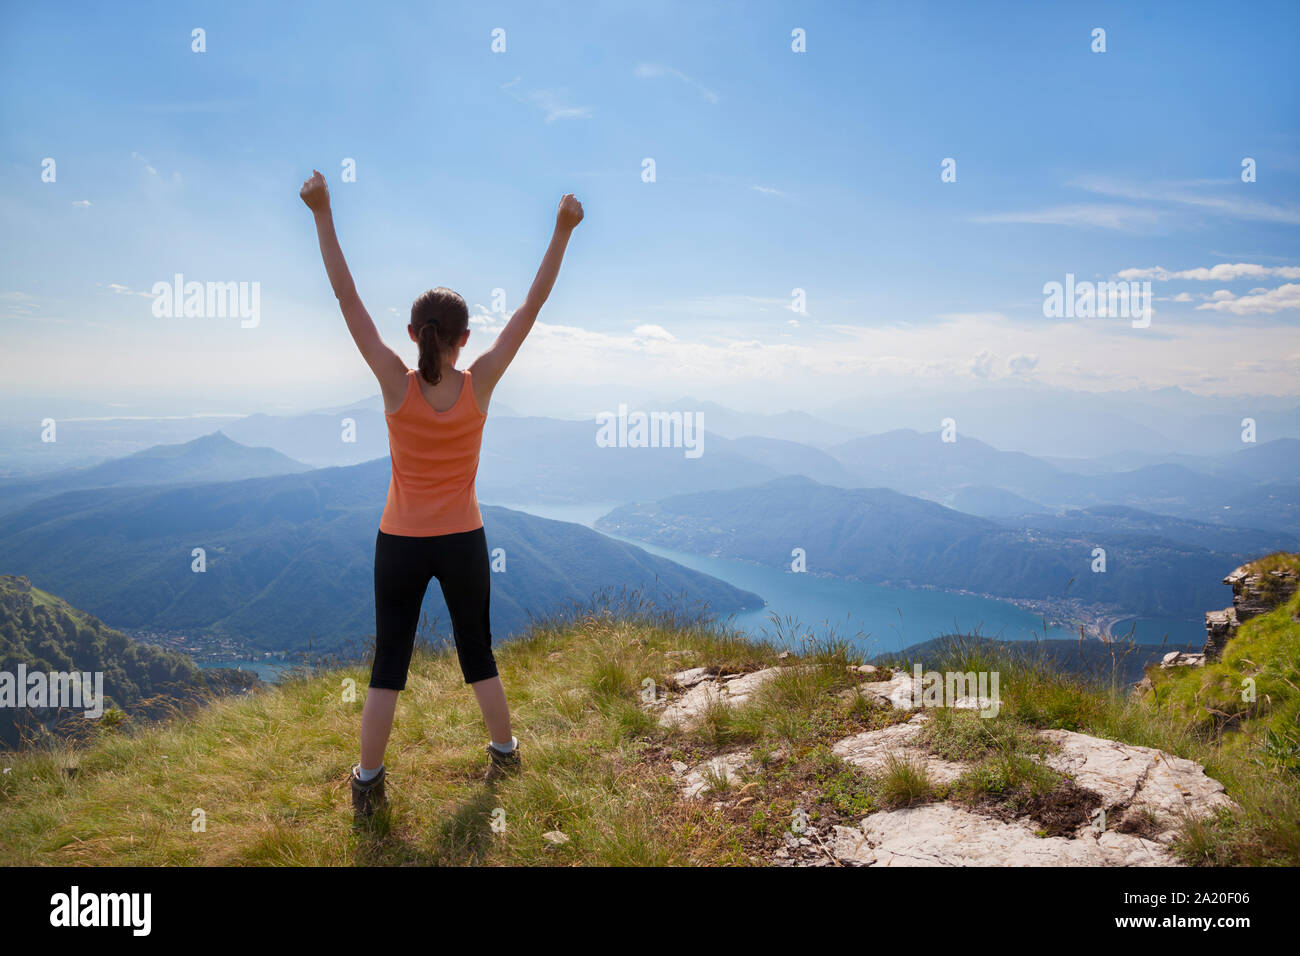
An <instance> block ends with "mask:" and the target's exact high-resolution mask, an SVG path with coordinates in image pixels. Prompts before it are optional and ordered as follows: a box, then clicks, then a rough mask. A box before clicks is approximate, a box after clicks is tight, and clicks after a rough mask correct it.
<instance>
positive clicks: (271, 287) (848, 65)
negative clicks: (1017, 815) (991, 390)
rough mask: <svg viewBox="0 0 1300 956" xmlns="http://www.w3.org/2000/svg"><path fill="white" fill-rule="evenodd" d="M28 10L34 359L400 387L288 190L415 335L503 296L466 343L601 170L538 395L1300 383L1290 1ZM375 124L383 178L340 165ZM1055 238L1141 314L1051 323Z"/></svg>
mask: <svg viewBox="0 0 1300 956" xmlns="http://www.w3.org/2000/svg"><path fill="white" fill-rule="evenodd" d="M264 7H266V8H265V9H264ZM2 17H3V19H2V20H0V23H2V24H3V29H2V30H0V75H2V76H3V89H4V93H3V94H2V95H3V99H2V100H0V103H2V104H3V106H2V108H3V120H4V122H3V132H0V171H2V173H0V210H2V211H3V217H4V220H5V223H6V229H5V235H4V256H3V259H0V297H2V298H0V344H2V345H3V351H4V358H3V359H0V361H2V362H3V378H4V379H5V380H6V382H7V384H8V387H9V389H10V390H11V391H12V390H26V391H27V392H29V393H30V392H36V391H40V390H54V391H64V392H66V391H67V390H69V389H71V388H73V387H81V386H84V384H85V383H87V382H94V383H96V386H97V387H99V388H102V389H104V390H105V391H106V392H113V391H114V390H120V391H127V390H130V389H132V388H135V389H137V390H139V389H145V390H148V389H157V390H158V391H159V393H160V394H161V393H164V392H165V393H167V394H169V395H175V396H177V397H176V399H175V400H176V402H177V408H178V412H183V411H184V409H185V408H186V407H189V406H188V405H187V404H186V403H187V401H190V400H191V399H192V401H191V402H190V403H191V404H193V402H197V401H198V398H199V397H200V396H202V397H204V398H205V399H206V400H208V401H209V403H210V401H211V400H213V396H219V397H220V396H224V397H225V398H228V399H229V401H230V403H232V407H233V405H235V404H239V403H243V404H240V405H239V407H241V408H244V407H246V406H247V404H248V403H250V402H251V403H254V404H256V403H259V402H261V403H264V404H265V406H266V408H267V410H271V409H272V408H278V407H281V406H283V405H301V406H303V407H309V406H311V405H312V404H313V403H317V402H320V401H325V400H340V401H343V400H347V399H349V398H354V397H358V396H359V395H362V394H367V393H371V392H373V391H374V388H373V385H372V383H371V382H370V380H369V376H368V371H367V370H366V368H365V366H364V364H363V363H361V361H360V359H359V357H358V356H356V354H355V352H354V351H353V350H352V346H351V343H350V340H349V339H348V337H347V333H346V330H345V328H344V326H343V323H342V320H341V319H340V318H339V316H338V314H337V310H336V309H335V307H334V303H333V299H332V296H331V295H330V292H329V287H328V284H327V282H326V280H325V277H324V273H323V270H322V268H321V266H320V263H319V260H318V255H317V251H316V245H315V239H314V234H313V230H312V223H311V219H310V215H309V214H308V213H307V211H306V210H305V208H304V207H303V206H302V205H301V203H300V201H299V200H298V198H297V194H296V193H297V187H298V185H299V184H300V183H301V181H302V180H303V178H305V177H306V176H307V175H308V174H309V173H310V171H311V169H312V167H316V168H319V169H321V171H322V172H324V173H325V175H326V177H327V178H328V179H329V181H330V184H331V189H332V193H333V196H334V203H335V210H336V212H335V218H336V222H337V225H338V229H339V233H340V237H341V240H342V243H343V247H344V250H345V252H346V253H347V255H348V258H349V262H350V264H351V266H352V270H353V274H354V276H355V277H356V280H357V284H358V287H359V289H360V291H361V294H362V296H363V298H364V299H365V301H366V303H367V305H368V306H369V308H370V311H371V314H372V315H373V316H374V317H375V319H376V321H377V322H378V323H379V324H380V328H381V331H382V332H383V333H384V334H385V336H386V337H387V338H389V339H390V340H392V341H394V342H395V343H396V344H403V345H404V354H405V356H406V358H407V360H408V362H411V363H413V362H414V346H412V345H410V344H409V343H408V342H405V335H404V326H405V322H406V318H407V311H408V310H409V305H410V301H411V299H413V298H414V297H415V295H416V294H418V293H419V292H420V291H422V290H423V289H425V288H427V287H429V286H433V285H448V286H451V287H452V288H455V289H457V290H459V291H460V292H462V294H464V295H465V297H466V299H467V300H468V301H469V302H470V303H471V305H472V306H473V307H481V308H482V309H483V311H479V309H476V312H478V316H477V318H476V324H475V334H474V336H472V338H471V348H470V356H472V354H475V353H476V352H477V351H478V349H480V348H481V347H482V346H483V345H485V344H486V343H487V342H489V341H490V340H491V337H492V335H493V334H494V330H495V329H496V328H498V327H499V325H500V322H501V317H500V316H495V315H492V314H491V313H489V312H487V311H485V310H486V307H488V306H490V305H491V302H492V290H493V289H496V288H502V289H504V290H505V292H506V302H507V306H508V307H511V308H513V306H514V305H517V304H518V302H519V301H520V299H521V298H522V296H523V294H524V292H525V291H526V289H527V286H528V283H529V281H530V280H531V278H532V274H533V272H534V271H535V269H536V266H537V263H538V261H539V259H540V256H541V254H542V252H543V250H544V248H545V244H546V240H547V238H548V236H549V231H550V227H551V223H552V218H553V214H554V207H555V203H556V201H557V200H558V198H559V196H560V194H561V193H562V192H566V191H574V192H576V193H577V194H578V196H579V198H581V199H582V200H583V203H584V205H585V207H586V211H587V219H586V221H585V222H584V223H583V224H582V226H581V227H580V228H579V230H578V233H577V235H576V236H575V238H574V240H573V243H572V244H571V246H570V252H569V256H568V258H567V261H566V265H565V268H564V271H563V273H562V275H561V277H560V281H559V284H558V285H557V288H556V291H555V293H554V295H553V296H552V298H551V301H550V302H549V303H548V305H547V306H546V308H545V310H544V311H543V313H542V319H541V324H540V325H539V327H538V329H537V330H536V331H535V333H534V336H533V337H532V338H531V339H530V341H529V343H528V344H527V345H526V347H525V349H524V351H523V352H522V353H521V355H520V358H519V359H518V360H517V363H516V366H515V367H514V368H513V369H512V371H511V375H510V377H509V379H508V382H509V384H510V391H509V392H508V394H509V396H510V398H509V401H510V403H511V404H512V405H519V404H523V405H527V404H528V402H529V400H530V395H533V394H540V393H541V392H544V391H550V392H553V391H554V390H555V389H556V388H557V387H559V386H564V385H566V384H569V383H573V382H576V381H577V382H586V383H590V384H598V383H602V382H612V383H623V384H627V385H628V386H629V387H633V386H635V387H637V388H641V389H654V390H657V391H658V393H660V394H662V395H663V397H665V398H670V397H676V396H680V395H683V394H691V395H697V396H699V397H706V398H712V399H715V400H719V401H724V402H727V403H728V404H732V405H738V406H745V405H746V404H749V405H752V406H754V407H759V406H767V407H777V408H780V407H816V406H817V405H818V404H826V403H827V402H828V401H829V400H830V399H832V398H834V397H839V396H841V395H842V394H850V393H852V392H853V391H854V390H864V391H868V392H869V391H871V390H872V389H877V390H879V391H881V392H882V393H888V392H889V391H890V390H891V389H896V388H897V387H899V385H900V384H903V385H907V384H924V385H936V384H942V385H944V386H954V387H959V386H963V385H966V384H969V385H971V386H972V387H974V386H978V385H984V384H987V383H989V382H1000V381H1025V382H1034V383H1038V384H1040V385H1045V386H1061V387H1069V388H1084V389H1089V390H1098V389H1100V390H1106V389H1121V388H1133V387H1162V386H1168V385H1180V386H1182V387H1185V388H1189V389H1192V390H1194V391H1201V392H1205V393H1240V392H1267V393H1274V394H1278V393H1295V392H1297V391H1300V388H1298V387H1297V383H1298V382H1300V336H1298V335H1297V334H1296V332H1297V317H1298V316H1300V296H1297V295H1296V293H1297V292H1300V269H1297V267H1300V130H1298V129H1297V117H1300V82H1298V78H1297V73H1298V70H1297V67H1296V65H1295V59H1296V58H1295V56H1294V51H1293V44H1294V37H1295V36H1296V35H1298V34H1300V6H1298V5H1296V4H1294V3H1277V4H1268V3H1264V4H1252V5H1251V6H1250V7H1249V10H1248V12H1243V11H1242V9H1241V8H1239V7H1235V6H1233V5H1230V4H1189V3H1179V4H1165V5H1160V4H1146V5H1136V4H1132V3H1122V4H1118V3H1117V4H1097V3H1087V4H1041V3H1017V4H967V3H956V2H951V3H930V4H922V3H898V4H867V3H860V4H859V3H852V4H850V3H838V4H832V3H821V4H739V3H737V4H731V3H716V4H712V3H682V4H657V3H646V4H635V5H633V4H613V3H594V4H583V3H564V4H546V5H540V4H536V3H527V4H525V3H517V4H516V3H509V4H507V3H465V4H452V3H447V4H443V3H438V4H419V5H415V4H383V3H377V4H355V3H323V4H313V5H312V6H311V8H310V9H309V10H304V9H300V8H299V7H298V5H295V6H294V8H289V7H288V5H284V6H283V7H282V8H280V7H279V5H270V4H267V5H262V4H239V3H221V4H192V5H186V4H171V3H169V4H132V5H126V6H103V5H93V4H69V5H22V6H19V5H16V4H10V5H8V6H6V8H5V9H4V12H3V14H2ZM196 27H198V28H202V29H203V30H204V31H205V32H206V45H207V49H206V52H204V53H195V52H192V51H191V30H192V29H194V28H196ZM1096 27H1101V28H1103V29H1105V31H1106V47H1107V49H1106V52H1105V53H1094V52H1093V51H1092V50H1091V49H1090V47H1091V44H1092V39H1091V33H1092V31H1093V29H1094V28H1096ZM495 28H501V29H504V30H505V39H506V50H505V52H504V53H494V52H492V49H491V43H492V31H493V30H494V29H495ZM794 28H802V29H803V30H805V31H806V35H807V52H805V53H794V52H792V50H791V30H792V29H794ZM47 157H49V158H53V159H54V160H55V161H56V163H57V167H56V169H57V177H56V181H55V182H52V183H50V182H42V179H41V171H42V161H43V160H44V159H45V158H47ZM348 157H350V158H352V159H355V161H356V165H357V181H356V182H355V183H340V182H339V173H340V166H341V163H342V161H343V160H344V159H345V158H348ZM646 157H651V158H653V159H654V161H655V164H656V181H655V182H653V183H646V182H643V181H642V176H641V169H642V161H643V159H644V158H646ZM947 157H952V158H953V159H955V160H956V169H957V181H956V182H952V183H944V182H941V181H940V163H941V162H942V160H944V159H945V158H947ZM1243 157H1252V158H1253V159H1254V160H1255V161H1256V164H1257V177H1258V178H1257V181H1256V182H1253V183H1243V182H1242V181H1241V177H1240V171H1241V162H1242V159H1243ZM87 203H88V204H87ZM1225 265H1227V266H1232V267H1233V268H1228V269H1225V268H1224V266H1225ZM1213 267H1219V268H1218V270H1217V271H1215V272H1207V273H1196V272H1194V271H1192V270H1198V269H1201V270H1208V269H1212V268H1213ZM1156 268H1161V269H1164V270H1166V272H1164V273H1152V272H1151V270H1154V269H1156ZM1134 270H1136V271H1134ZM177 272H180V273H182V274H184V275H185V277H186V278H187V279H190V280H198V281H223V282H224V281H237V282H250V283H251V282H257V283H259V284H260V292H261V315H260V322H259V324H258V326H257V327H256V328H254V329H244V328H240V325H239V323H238V321H236V320H230V319H217V318H205V319H198V318H190V319H176V318H170V319H169V318H157V317H155V316H154V315H153V314H152V310H151V302H150V300H149V298H148V293H149V290H150V289H151V288H152V286H153V284H154V283H156V282H158V281H169V280H170V279H171V277H172V275H173V274H175V273H177ZM1066 273H1073V274H1075V275H1077V276H1078V277H1080V278H1081V279H1082V278H1087V279H1105V278H1109V279H1114V278H1116V277H1121V276H1126V275H1127V276H1135V277H1142V278H1148V279H1151V280H1152V281H1153V287H1154V295H1155V297H1156V302H1155V314H1154V317H1153V322H1152V325H1151V327H1150V328H1147V329H1134V328H1132V327H1131V326H1130V325H1129V324H1128V323H1126V322H1122V321H1119V320H1116V319H1114V318H1111V319H1094V320H1079V319H1069V320H1052V319H1047V318H1045V317H1044V315H1043V311H1042V304H1043V294H1042V287H1043V285H1044V283H1046V282H1050V281H1063V280H1064V278H1065V275H1066ZM1171 273H1172V274H1174V275H1170V274H1171ZM1177 273H1183V274H1182V275H1177ZM1202 274H1204V275H1206V276H1207V277H1206V278H1201V277H1199V276H1200V275H1202ZM1289 286H1290V288H1289ZM795 288H801V289H804V290H805V291H806V296H807V310H806V312H804V313H797V312H793V311H792V310H791V308H790V305H791V301H792V290H793V289H795ZM1178 298H1181V299H1182V300H1183V301H1176V299H1178ZM470 356H467V358H468V357H470ZM186 396H189V398H188V399H187V397H186Z"/></svg>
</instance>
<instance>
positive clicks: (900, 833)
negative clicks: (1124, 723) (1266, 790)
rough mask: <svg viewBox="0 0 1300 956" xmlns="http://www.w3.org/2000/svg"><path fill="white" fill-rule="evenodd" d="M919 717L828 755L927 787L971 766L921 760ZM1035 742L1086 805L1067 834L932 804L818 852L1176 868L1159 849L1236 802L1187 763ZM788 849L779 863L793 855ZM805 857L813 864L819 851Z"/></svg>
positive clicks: (915, 860)
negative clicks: (918, 777)
mask: <svg viewBox="0 0 1300 956" xmlns="http://www.w3.org/2000/svg"><path fill="white" fill-rule="evenodd" d="M924 719H925V717H924V715H922V714H918V715H917V716H915V717H913V718H912V719H911V720H910V721H908V722H907V723H905V724H894V725H892V726H890V727H885V728H883V729H881V730H875V731H868V732H866V733H862V734H856V735H854V736H853V737H849V738H847V739H845V740H841V741H840V742H839V743H837V744H836V745H835V746H834V748H832V749H833V752H834V753H835V754H836V755H838V756H840V757H842V758H844V759H845V760H847V761H848V762H850V763H853V764H855V765H857V766H858V767H861V768H862V769H863V770H864V771H866V772H867V773H871V774H879V773H880V772H882V770H883V769H884V768H885V767H886V766H887V763H888V761H889V760H890V759H891V757H892V758H893V759H904V760H909V761H912V762H913V763H916V764H920V765H922V766H924V767H925V769H926V775H927V776H928V777H929V779H930V782H931V783H933V784H942V783H948V782H951V781H953V780H955V779H956V778H957V777H959V776H960V775H961V774H962V773H963V772H965V771H966V770H967V769H970V765H968V764H964V763H960V762H953V761H948V760H942V759H940V758H938V757H935V756H934V755H932V754H928V753H926V752H925V750H924V749H923V748H922V747H920V746H919V744H918V742H917V737H918V736H919V733H920V729H921V725H922V723H923V722H924ZM1039 736H1040V737H1042V738H1043V739H1044V740H1045V741H1047V742H1049V743H1050V744H1052V745H1053V748H1054V752H1053V753H1051V754H1050V755H1049V756H1047V757H1045V758H1043V762H1044V763H1045V764H1047V765H1048V766H1049V767H1051V768H1052V769H1053V770H1056V771H1057V772H1058V773H1061V774H1062V775H1064V776H1065V777H1066V779H1067V780H1069V781H1070V783H1071V785H1072V789H1071V792H1072V793H1074V794H1080V793H1081V792H1082V797H1083V798H1084V799H1082V800H1078V801H1077V805H1079V806H1083V807H1085V808H1088V810H1087V811H1086V812H1077V813H1076V814H1075V819H1074V820H1073V822H1072V824H1071V825H1069V826H1067V827H1065V828H1064V831H1065V832H1061V833H1058V834H1054V835H1046V834H1044V832H1043V828H1042V827H1041V825H1040V824H1039V822H1038V821H1036V820H1035V819H1033V818H1031V817H1018V818H1015V819H1010V820H1008V819H1006V818H1005V817H1003V816H994V815H990V814H988V813H984V812H981V811H980V810H979V809H976V808H970V807H965V806H959V805H955V804H952V803H947V802H938V803H931V804H926V805H924V806H920V807H908V808H904V809H900V810H889V811H883V812H879V813H873V814H871V815H870V816H867V817H865V818H864V819H863V820H862V823H861V824H860V826H858V827H844V826H836V827H834V831H833V835H832V837H831V838H830V839H829V840H828V841H827V842H826V844H825V845H824V846H823V847H821V848H820V849H821V851H822V852H825V853H827V854H829V855H830V856H831V857H832V858H834V860H835V861H837V862H839V863H840V864H842V865H856V866H1173V865H1177V862H1178V861H1177V860H1176V859H1175V858H1174V857H1173V856H1172V854H1170V852H1169V851H1168V849H1167V848H1166V844H1168V843H1169V842H1171V841H1172V840H1173V839H1174V837H1175V836H1176V835H1177V834H1178V832H1179V831H1180V830H1181V828H1182V827H1183V826H1185V825H1186V822H1187V820H1188V819H1189V818H1194V817H1204V816H1207V815H1209V814H1211V813H1213V812H1214V811H1215V810H1217V809H1219V808H1220V807H1231V806H1232V805H1233V804H1232V801H1231V800H1229V799H1228V797H1227V794H1226V793H1225V792H1224V788H1223V784H1221V783H1219V782H1218V781H1217V780H1214V779H1213V778H1211V777H1209V776H1207V775H1206V773H1205V770H1204V768H1202V767H1201V765H1200V764H1198V763H1195V762H1194V761H1191V760H1184V759H1182V758H1180V757H1175V756H1173V755H1171V754H1167V753H1165V752H1164V751H1161V750H1155V749H1153V748H1151V747H1137V746H1132V745H1129V744H1122V743H1119V742H1117V741H1114V740H1105V739H1102V738H1100V737H1091V736H1089V735H1087V734H1079V733H1074V732H1073V731H1069V730H1044V731H1040V732H1039ZM1076 788H1077V789H1076ZM1097 811H1101V812H1100V813H1099V812H1097ZM785 849H786V853H785V854H784V855H782V856H781V857H780V859H779V861H778V862H782V863H784V862H785V860H787V859H789V858H790V856H791V850H794V849H796V848H795V847H793V846H790V847H786V848H785ZM804 855H805V856H806V857H807V858H808V860H809V861H810V862H813V863H816V864H818V865H820V863H821V861H820V854H819V853H815V852H812V850H809V851H808V852H807V853H805V854H804Z"/></svg>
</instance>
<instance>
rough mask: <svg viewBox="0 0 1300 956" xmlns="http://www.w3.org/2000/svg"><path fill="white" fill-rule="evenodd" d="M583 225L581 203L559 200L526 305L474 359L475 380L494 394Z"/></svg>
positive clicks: (568, 196) (566, 198)
mask: <svg viewBox="0 0 1300 956" xmlns="http://www.w3.org/2000/svg"><path fill="white" fill-rule="evenodd" d="M580 222H582V203H580V202H578V200H576V199H574V198H573V194H572V193H566V194H565V195H564V196H563V198H561V199H560V207H559V208H558V209H557V210H556V211H555V232H554V234H552V236H551V243H550V245H549V246H547V248H546V255H545V256H543V257H542V264H541V266H539V267H538V269H537V276H536V277H535V278H534V279H533V284H532V286H531V287H530V288H529V290H528V297H527V298H526V299H524V304H523V305H521V306H520V307H519V308H517V309H515V313H514V315H512V316H510V321H509V322H507V323H506V327H505V328H504V329H502V330H501V334H500V335H498V336H497V340H496V341H495V342H493V343H492V347H491V348H489V349H488V350H487V351H486V352H484V353H483V354H482V355H480V356H479V357H478V358H477V359H475V360H474V364H473V365H471V366H470V368H471V369H472V371H473V372H474V381H475V382H482V383H483V384H484V386H485V387H486V388H487V390H488V394H491V390H492V388H494V387H495V386H496V383H497V382H498V381H500V379H501V376H502V375H504V374H505V371H506V368H507V367H508V366H509V365H510V363H511V362H512V361H513V360H514V357H515V353H517V352H518V351H519V347H520V346H521V345H523V344H524V339H525V338H527V337H528V333H529V332H530V331H531V330H532V328H533V322H534V321H536V319H537V313H538V312H540V311H541V309H542V305H543V304H544V303H545V302H546V299H547V297H548V296H549V295H550V294H551V288H552V286H554V285H555V277H556V276H558V275H559V274H560V263H561V262H563V261H564V250H565V248H567V247H568V245H569V236H570V235H572V234H573V230H574V229H575V228H576V227H577V225H578V223H580Z"/></svg>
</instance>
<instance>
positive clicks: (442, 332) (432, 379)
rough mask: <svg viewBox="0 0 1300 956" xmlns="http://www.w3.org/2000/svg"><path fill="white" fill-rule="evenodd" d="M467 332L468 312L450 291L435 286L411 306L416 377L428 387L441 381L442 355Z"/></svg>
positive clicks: (459, 298)
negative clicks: (417, 350) (416, 345)
mask: <svg viewBox="0 0 1300 956" xmlns="http://www.w3.org/2000/svg"><path fill="white" fill-rule="evenodd" d="M468 328H469V308H468V307H467V306H466V305H465V300H464V299H462V298H461V297H460V296H459V295H457V294H456V293H455V292H452V291H451V289H445V288H443V287H441V286H439V287H438V288H436V289H430V290H429V291H428V292H425V293H423V294H421V295H420V297H419V298H417V299H416V300H415V302H413V303H412V304H411V330H412V331H413V332H414V333H415V338H416V341H417V342H419V344H420V361H419V369H420V375H421V376H422V377H423V378H424V380H425V381H426V382H428V383H429V384H430V385H437V384H438V383H439V382H441V381H442V355H443V351H444V349H446V348H449V347H451V346H452V345H454V344H455V343H456V342H459V341H460V337H461V336H462V335H464V334H465V330H466V329H468Z"/></svg>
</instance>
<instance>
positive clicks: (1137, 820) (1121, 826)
mask: <svg viewBox="0 0 1300 956" xmlns="http://www.w3.org/2000/svg"><path fill="white" fill-rule="evenodd" d="M1111 812H1112V813H1114V811H1111ZM1113 829H1115V830H1116V831H1117V832H1119V833H1127V834H1129V835H1130V836H1138V837H1142V838H1143V839H1144V840H1156V839H1159V837H1160V834H1162V833H1164V832H1165V828H1164V827H1162V826H1161V825H1160V821H1159V820H1157V819H1156V817H1155V814H1153V813H1151V812H1150V811H1148V810H1143V809H1140V808H1139V809H1136V810H1130V809H1127V808H1126V809H1125V810H1124V811H1123V812H1122V813H1121V814H1120V819H1119V822H1118V823H1116V824H1115V826H1114V828H1113Z"/></svg>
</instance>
